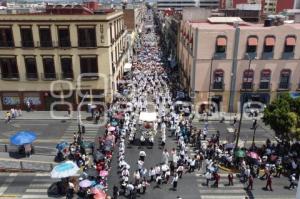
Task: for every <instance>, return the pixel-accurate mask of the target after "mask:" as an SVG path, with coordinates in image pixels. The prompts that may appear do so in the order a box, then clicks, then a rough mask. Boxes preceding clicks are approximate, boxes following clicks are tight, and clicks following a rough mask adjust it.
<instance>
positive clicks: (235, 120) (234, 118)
mask: <svg viewBox="0 0 300 199" xmlns="http://www.w3.org/2000/svg"><path fill="white" fill-rule="evenodd" d="M236 122H237V116H236V114H235V115H234V117H233V124H232V126H234V127H235V125H236Z"/></svg>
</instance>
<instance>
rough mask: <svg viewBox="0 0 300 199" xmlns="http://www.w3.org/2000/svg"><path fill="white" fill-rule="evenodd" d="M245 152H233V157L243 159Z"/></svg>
mask: <svg viewBox="0 0 300 199" xmlns="http://www.w3.org/2000/svg"><path fill="white" fill-rule="evenodd" d="M245 155H246V154H245V151H243V150H238V151H236V152H235V157H238V158H243V157H245Z"/></svg>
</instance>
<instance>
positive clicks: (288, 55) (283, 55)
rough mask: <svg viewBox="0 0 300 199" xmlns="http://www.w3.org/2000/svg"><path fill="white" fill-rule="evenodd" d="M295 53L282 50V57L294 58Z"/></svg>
mask: <svg viewBox="0 0 300 199" xmlns="http://www.w3.org/2000/svg"><path fill="white" fill-rule="evenodd" d="M294 56H295V53H294V52H283V53H282V59H294Z"/></svg>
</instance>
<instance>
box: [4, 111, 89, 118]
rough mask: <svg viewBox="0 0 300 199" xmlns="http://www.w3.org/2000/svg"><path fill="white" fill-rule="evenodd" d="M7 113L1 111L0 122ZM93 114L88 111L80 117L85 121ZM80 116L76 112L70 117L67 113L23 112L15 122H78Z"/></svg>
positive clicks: (83, 112)
mask: <svg viewBox="0 0 300 199" xmlns="http://www.w3.org/2000/svg"><path fill="white" fill-rule="evenodd" d="M5 113H6V111H0V120H4V119H5ZM90 116H91V113H88V112H86V111H81V112H80V117H81V119H82V120H85V119H86V118H87V117H90ZM77 119H78V114H77V112H76V111H73V112H71V115H70V116H69V115H68V113H67V111H31V112H26V111H22V115H21V116H18V117H16V118H14V119H13V120H77Z"/></svg>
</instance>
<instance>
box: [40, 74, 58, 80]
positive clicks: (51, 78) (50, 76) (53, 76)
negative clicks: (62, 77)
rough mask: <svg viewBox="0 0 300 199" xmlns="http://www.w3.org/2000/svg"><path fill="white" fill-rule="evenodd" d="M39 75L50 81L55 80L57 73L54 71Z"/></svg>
mask: <svg viewBox="0 0 300 199" xmlns="http://www.w3.org/2000/svg"><path fill="white" fill-rule="evenodd" d="M41 77H42V78H43V80H46V81H52V80H56V78H57V74H56V73H41Z"/></svg>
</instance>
